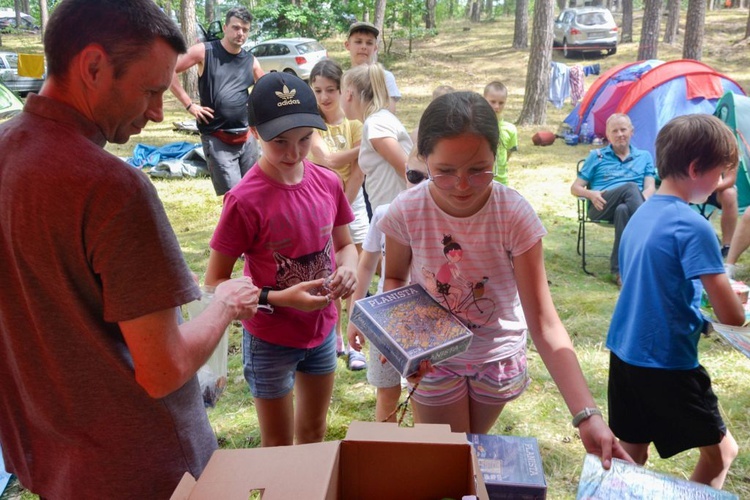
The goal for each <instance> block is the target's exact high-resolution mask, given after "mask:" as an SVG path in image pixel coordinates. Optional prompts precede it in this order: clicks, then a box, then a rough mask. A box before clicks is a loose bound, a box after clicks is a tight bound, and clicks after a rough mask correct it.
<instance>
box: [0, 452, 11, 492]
mask: <svg viewBox="0 0 750 500" xmlns="http://www.w3.org/2000/svg"><path fill="white" fill-rule="evenodd" d="M9 481H10V473H9V472H7V471H6V470H5V461H4V460H3V448H2V447H1V446H0V495H2V494H3V492H4V491H5V488H6V487H7V486H8V482H9Z"/></svg>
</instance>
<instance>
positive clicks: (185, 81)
mask: <svg viewBox="0 0 750 500" xmlns="http://www.w3.org/2000/svg"><path fill="white" fill-rule="evenodd" d="M180 23H181V24H182V35H183V36H184V37H185V40H187V43H188V45H193V44H194V43H195V42H196V41H197V40H196V39H195V33H196V26H195V1H194V0H180ZM182 86H183V87H184V89H185V92H187V94H188V95H189V96H190V98H191V99H193V100H195V99H197V98H198V68H197V67H196V66H193V67H192V68H190V69H189V70H187V71H185V72H184V73H183V74H182Z"/></svg>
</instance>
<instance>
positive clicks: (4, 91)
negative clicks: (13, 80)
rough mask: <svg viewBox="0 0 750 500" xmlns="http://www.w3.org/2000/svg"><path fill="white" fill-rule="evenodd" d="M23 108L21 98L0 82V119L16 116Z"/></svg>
mask: <svg viewBox="0 0 750 500" xmlns="http://www.w3.org/2000/svg"><path fill="white" fill-rule="evenodd" d="M22 109H23V102H22V101H21V99H19V98H18V96H16V94H14V93H13V92H11V91H10V90H9V89H8V87H6V86H5V85H3V84H2V83H0V120H4V119H6V118H11V117H13V116H16V115H17V114H18V113H20V112H21V110H22Z"/></svg>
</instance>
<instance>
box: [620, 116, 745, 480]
mask: <svg viewBox="0 0 750 500" xmlns="http://www.w3.org/2000/svg"><path fill="white" fill-rule="evenodd" d="M737 162H738V151H737V143H736V141H735V138H734V135H733V134H732V132H731V131H730V130H729V129H728V128H727V126H726V125H724V123H722V122H721V120H719V119H718V118H716V117H714V116H711V115H686V116H680V117H678V118H675V119H673V120H672V121H670V122H669V123H667V124H666V125H665V126H664V127H663V128H662V129H661V130H660V131H659V134H658V136H657V138H656V165H657V167H658V169H659V177H660V178H661V186H660V187H659V190H658V191H657V192H656V194H654V195H653V196H651V197H650V198H649V199H648V200H646V202H645V203H644V204H643V205H641V206H640V208H638V210H636V212H635V213H634V214H633V216H632V217H631V219H630V222H628V225H627V227H626V228H625V231H624V232H623V235H622V241H621V243H620V271H621V273H622V274H621V277H622V291H621V292H620V296H619V298H618V300H617V305H616V306H615V311H614V314H613V316H612V323H611V324H610V327H609V334H608V335H607V347H608V348H609V349H610V351H611V354H610V365H609V394H608V398H609V411H610V414H609V421H610V425H611V426H612V430H614V432H615V435H616V436H617V437H618V438H620V439H621V443H622V445H623V447H624V448H625V450H626V451H627V452H628V453H629V454H630V455H631V456H632V457H633V459H634V460H635V461H636V462H637V463H639V464H641V465H642V464H645V463H646V460H648V448H649V444H650V443H651V442H653V443H654V444H655V445H656V449H657V451H658V452H659V455H660V456H661V457H662V458H668V457H671V456H673V455H675V454H677V453H680V452H681V451H684V450H688V449H691V448H699V449H700V458H699V459H698V464H697V465H696V467H695V470H694V471H693V475H692V476H691V477H690V480H691V481H696V482H699V483H705V484H708V485H710V486H713V487H714V488H721V487H722V485H723V484H724V479H725V478H726V475H727V472H728V470H729V466H730V465H731V464H732V461H733V460H734V458H735V457H736V456H737V443H736V442H735V440H734V438H733V437H732V435H731V434H730V433H729V430H728V429H727V428H726V425H725V424H724V421H723V420H722V418H721V414H720V412H719V407H718V401H717V398H716V396H715V395H714V393H713V391H712V390H711V379H710V378H709V376H708V373H706V370H705V369H704V368H703V367H702V366H701V365H700V363H699V361H698V340H699V339H700V336H701V332H702V331H703V327H704V319H703V315H702V314H701V311H700V298H701V292H702V290H703V289H704V288H705V290H706V293H707V294H708V298H709V300H710V301H711V305H712V306H713V308H714V313H715V314H716V317H717V318H718V320H719V322H721V323H726V324H729V325H742V323H743V322H744V321H745V314H744V311H743V308H742V304H741V303H740V301H739V299H738V298H737V296H736V295H735V293H734V292H733V291H732V287H731V285H730V284H729V280H728V279H727V277H726V275H725V274H724V265H723V263H722V258H721V250H720V248H719V244H718V242H717V240H716V234H715V233H714V230H713V227H712V226H711V224H710V223H709V222H708V221H707V220H706V219H704V218H703V217H702V216H701V215H699V214H698V213H697V212H695V211H693V210H692V209H691V208H690V206H689V205H688V203H703V202H705V201H706V198H708V196H709V195H710V194H711V193H712V192H713V191H714V190H715V189H716V186H717V185H718V183H719V181H720V180H721V175H722V173H723V172H725V171H726V170H731V169H734V168H736V167H737Z"/></svg>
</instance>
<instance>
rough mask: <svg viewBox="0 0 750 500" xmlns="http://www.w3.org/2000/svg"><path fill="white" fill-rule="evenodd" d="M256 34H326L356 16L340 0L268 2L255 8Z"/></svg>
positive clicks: (264, 36)
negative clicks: (296, 3)
mask: <svg viewBox="0 0 750 500" xmlns="http://www.w3.org/2000/svg"><path fill="white" fill-rule="evenodd" d="M252 13H253V17H254V20H253V38H254V39H257V40H266V39H269V38H281V37H297V36H301V37H311V38H316V39H321V38H327V37H330V36H333V35H334V34H336V33H340V32H343V31H346V29H347V28H348V27H349V25H350V24H351V22H352V21H353V20H354V18H353V16H352V14H351V12H350V11H349V9H348V8H347V7H345V6H343V5H341V2H327V1H321V0H310V1H308V2H304V3H303V5H301V6H298V5H292V4H291V3H287V2H284V1H272V2H266V3H264V4H263V5H259V6H257V7H255V8H253V9H252Z"/></svg>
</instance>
